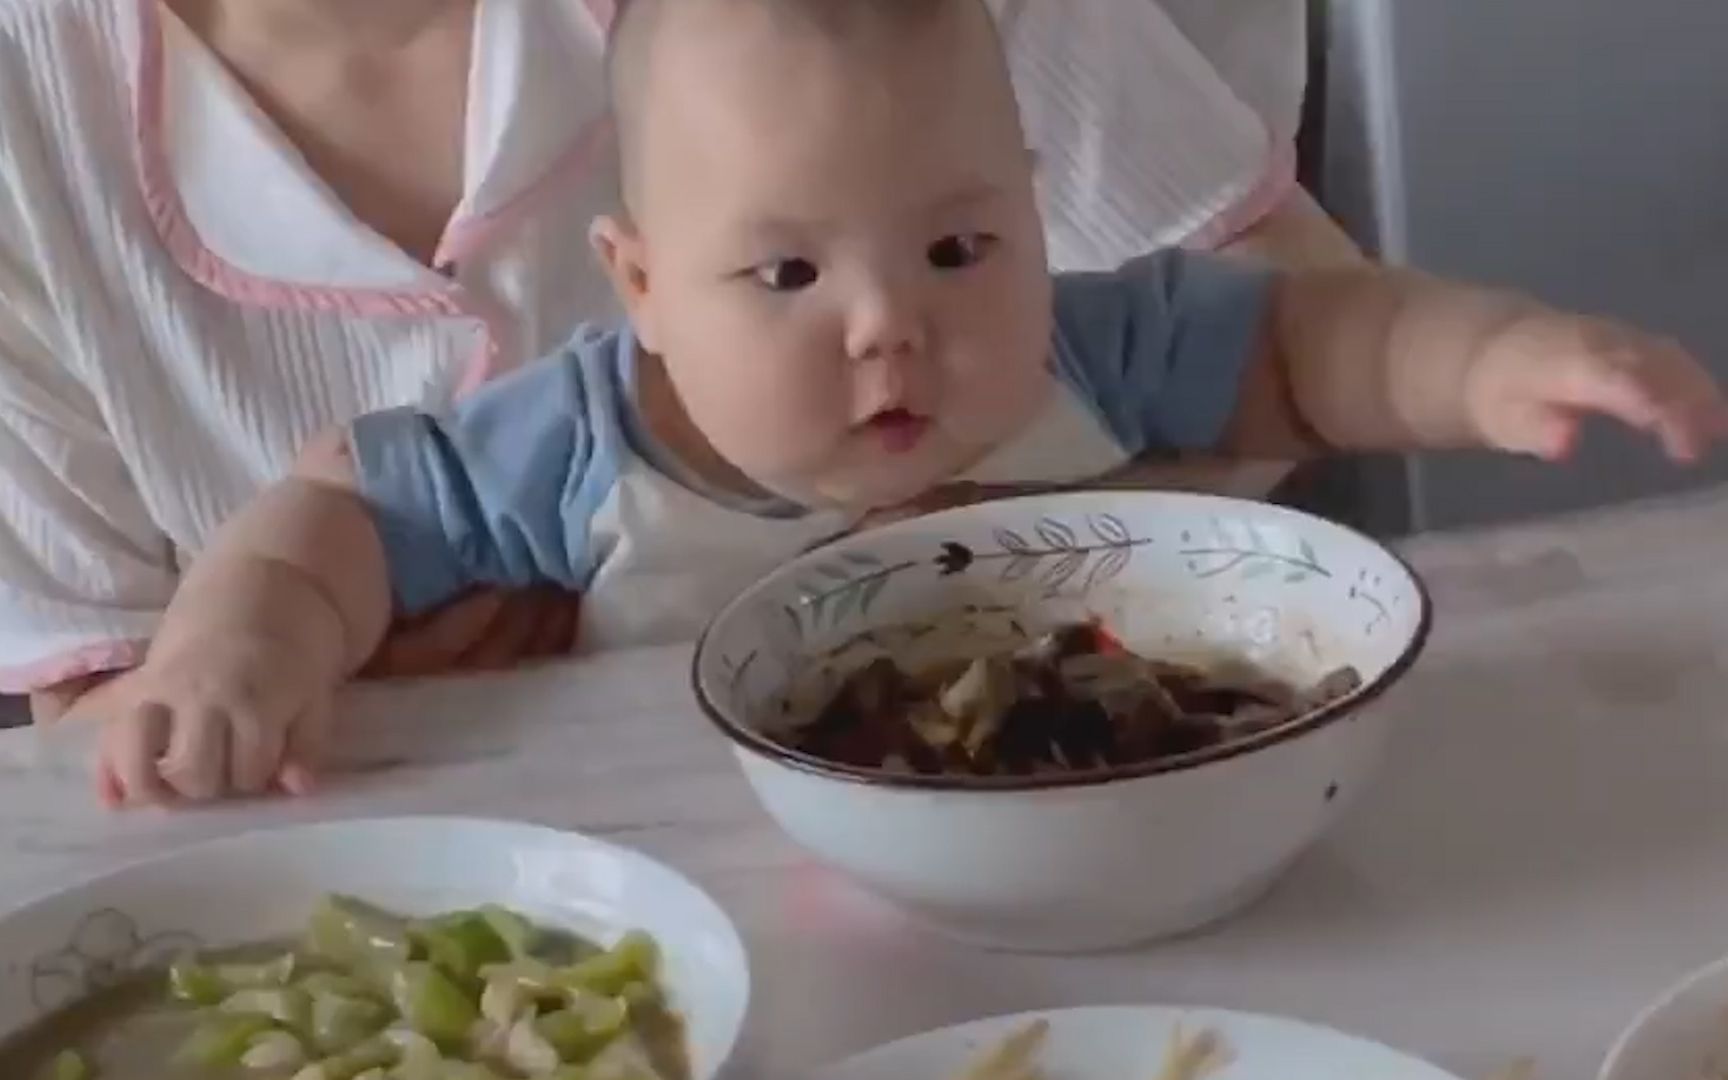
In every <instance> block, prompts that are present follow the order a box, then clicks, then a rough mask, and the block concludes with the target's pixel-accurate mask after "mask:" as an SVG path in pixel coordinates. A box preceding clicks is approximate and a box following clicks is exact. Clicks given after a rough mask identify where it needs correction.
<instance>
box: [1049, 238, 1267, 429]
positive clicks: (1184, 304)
mask: <svg viewBox="0 0 1728 1080" xmlns="http://www.w3.org/2000/svg"><path fill="white" fill-rule="evenodd" d="M1271 279H1272V273H1271V271H1269V270H1265V269H1261V268H1258V267H1255V266H1252V265H1250V264H1244V263H1242V262H1239V261H1237V260H1233V259H1229V258H1226V257H1223V256H1218V255H1205V254H1196V253H1193V252H1187V251H1182V250H1180V249H1175V248H1171V249H1166V250H1163V251H1158V252H1155V253H1153V254H1151V255H1146V256H1143V257H1141V258H1138V259H1134V260H1132V261H1130V262H1128V263H1125V264H1123V265H1122V267H1121V268H1120V269H1117V270H1113V271H1108V272H1104V273H1081V274H1062V275H1058V276H1057V278H1056V282H1055V292H1056V295H1055V316H1056V325H1055V342H1054V344H1055V362H1056V368H1057V372H1058V374H1059V375H1060V376H1061V377H1062V378H1063V380H1064V381H1066V382H1067V383H1068V384H1069V385H1070V386H1071V387H1072V388H1073V389H1074V390H1075V392H1077V393H1078V394H1079V395H1080V396H1081V397H1082V398H1083V399H1084V400H1085V401H1086V402H1087V403H1088V404H1089V405H1090V406H1091V407H1092V409H1093V411H1094V412H1095V413H1096V414H1097V415H1098V417H1099V419H1100V420H1101V421H1102V422H1103V423H1104V425H1105V427H1106V428H1108V429H1109V431H1110V433H1111V434H1112V435H1114V436H1115V438H1116V440H1117V441H1118V442H1119V443H1121V444H1122V447H1123V449H1124V450H1126V451H1128V452H1129V453H1130V454H1133V455H1136V456H1139V455H1142V454H1157V453H1172V452H1183V451H1204V450H1210V449H1213V448H1215V447H1216V446H1217V445H1218V443H1219V441H1220V440H1221V439H1222V438H1223V437H1224V431H1225V428H1226V426H1227V425H1228V424H1229V422H1230V417H1231V415H1232V414H1233V413H1234V411H1235V408H1236V401H1237V398H1238V396H1239V394H1240V390H1241V385H1242V380H1243V378H1244V377H1245V376H1246V374H1247V370H1248V367H1249V365H1250V364H1251V363H1252V362H1253V359H1254V357H1255V355H1256V353H1257V352H1258V349H1259V342H1260V337H1261V333H1262V323H1263V322H1264V318H1265V315H1266V309H1267V299H1268V296H1269V295H1270V283H1271Z"/></svg>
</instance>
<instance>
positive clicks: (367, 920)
mask: <svg viewBox="0 0 1728 1080" xmlns="http://www.w3.org/2000/svg"><path fill="white" fill-rule="evenodd" d="M658 972H659V953H658V949H657V948H656V946H655V943H654V941H653V939H652V938H650V937H648V936H647V935H645V934H640V933H631V934H626V935H625V936H624V937H623V938H622V939H620V940H619V941H618V943H617V944H615V945H613V946H612V947H611V948H608V949H602V948H600V947H598V946H596V945H594V944H591V943H589V942H586V941H583V940H580V939H578V938H576V937H573V936H572V935H569V934H566V933H563V932H560V931H555V930H549V929H546V928H544V927H539V926H536V925H534V924H533V923H531V922H529V921H528V920H527V919H525V918H523V917H522V916H521V915H518V914H516V913H515V912H512V911H508V910H505V909H504V908H499V907H484V908H480V909H478V910H475V911H458V912H452V913H450V914H447V915H439V916H435V917H433V918H429V919H405V918H400V917H398V916H395V915H391V914H389V913H388V912H384V911H381V910H379V909H377V908H374V907H371V906H369V905H367V904H364V903H361V902H360V901H357V900H351V899H348V898H345V897H330V898H328V899H326V900H325V901H324V902H323V903H322V904H320V905H319V907H318V909H317V911H315V912H314V913H313V915H312V918H311V920H310V921H309V922H308V924H307V926H306V932H305V936H304V939H303V940H302V941H301V942H300V943H298V944H297V945H289V946H283V945H276V946H262V947H246V948H242V949H233V950H227V951H225V952H223V953H222V954H220V955H210V956H200V957H188V958H185V959H183V960H181V961H179V962H177V963H176V964H174V966H173V967H172V968H171V969H169V970H168V971H167V972H161V971H157V972H146V973H141V974H140V975H138V977H137V978H135V979H132V980H130V981H127V982H125V983H123V984H121V985H118V986H115V987H112V988H110V989H107V990H103V991H100V992H99V993H97V994H95V995H93V996H91V997H89V998H87V999H85V1000H83V1001H80V1002H78V1003H76V1004H74V1005H72V1006H71V1007H69V1008H67V1009H64V1010H61V1011H60V1012H58V1013H55V1014H53V1015H51V1016H49V1017H47V1018H46V1019H44V1020H43V1021H42V1022H40V1023H38V1024H36V1025H35V1026H34V1027H32V1028H30V1029H29V1030H27V1031H25V1032H24V1033H23V1034H22V1035H20V1036H19V1037H17V1038H16V1039H14V1040H12V1041H11V1042H9V1043H7V1044H5V1045H0V1076H3V1077H5V1078H6V1080H14V1078H17V1080H537V1078H546V1080H688V1078H689V1075H690V1069H689V1062H688V1058H687V1055H686V1052H685V1042H684V1031H683V1025H682V1024H681V1022H680V1021H679V1019H678V1017H677V1016H676V1014H675V1013H673V1011H672V1010H671V1009H670V1007H669V1006H668V1004H667V1002H666V998H665V995H664V992H663V990H662V987H661V984H660V981H659V974H658Z"/></svg>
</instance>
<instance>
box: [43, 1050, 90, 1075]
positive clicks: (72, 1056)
mask: <svg viewBox="0 0 1728 1080" xmlns="http://www.w3.org/2000/svg"><path fill="white" fill-rule="evenodd" d="M42 1080H96V1067H95V1066H94V1065H91V1064H90V1061H89V1059H88V1058H86V1057H85V1056H84V1055H83V1054H80V1053H79V1052H78V1051H76V1050H62V1051H60V1052H59V1053H58V1054H56V1055H54V1060H53V1061H51V1062H49V1063H48V1069H47V1071H46V1072H44V1073H43V1074H42Z"/></svg>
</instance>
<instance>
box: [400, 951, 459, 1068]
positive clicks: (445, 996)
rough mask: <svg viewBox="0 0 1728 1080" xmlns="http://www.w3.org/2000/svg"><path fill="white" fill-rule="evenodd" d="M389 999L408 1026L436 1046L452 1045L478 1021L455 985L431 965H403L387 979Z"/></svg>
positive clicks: (420, 963)
mask: <svg viewBox="0 0 1728 1080" xmlns="http://www.w3.org/2000/svg"><path fill="white" fill-rule="evenodd" d="M390 998H391V1000H392V1001H393V1002H395V1004H396V1011H397V1012H399V1013H401V1014H402V1018H403V1019H404V1020H406V1021H407V1022H408V1026H409V1027H411V1028H413V1029H414V1030H415V1031H418V1032H419V1033H420V1034H422V1035H424V1036H426V1037H427V1038H429V1039H431V1040H432V1041H433V1042H435V1043H438V1044H439V1045H440V1046H444V1047H450V1046H455V1045H457V1044H459V1043H461V1041H462V1040H463V1039H464V1038H466V1037H467V1035H468V1029H469V1028H471V1027H473V1026H474V1021H476V1020H478V1019H479V1018H480V1011H479V1009H478V1008H476V1007H475V1004H474V1002H473V1001H470V1000H469V999H468V998H467V996H465V995H464V994H463V993H462V991H461V990H460V989H458V988H457V986H456V984H455V983H453V982H451V981H450V979H449V978H448V977H446V976H445V975H444V973H443V972H441V971H439V970H438V969H437V968H436V967H433V966H432V965H431V964H428V963H424V962H419V961H416V962H414V963H410V964H404V965H402V966H401V967H400V968H398V969H397V970H396V971H395V972H394V973H393V974H392V975H391V977H390Z"/></svg>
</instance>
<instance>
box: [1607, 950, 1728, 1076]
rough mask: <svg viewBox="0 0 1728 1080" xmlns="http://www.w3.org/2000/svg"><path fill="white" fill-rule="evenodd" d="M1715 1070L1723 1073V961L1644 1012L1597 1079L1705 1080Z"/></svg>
mask: <svg viewBox="0 0 1728 1080" xmlns="http://www.w3.org/2000/svg"><path fill="white" fill-rule="evenodd" d="M1711 1068H1714V1069H1716V1070H1718V1071H1714V1072H1713V1071H1709V1070H1710V1069H1711ZM1720 1070H1728V959H1722V960H1718V961H1717V962H1715V963H1714V964H1711V965H1710V966H1709V967H1707V968H1704V969H1703V970H1701V971H1697V972H1694V973H1693V974H1692V975H1690V976H1688V977H1687V978H1686V979H1684V980H1682V981H1681V982H1680V984H1679V985H1678V986H1676V987H1674V988H1673V989H1672V990H1669V991H1668V992H1667V993H1665V994H1663V995H1662V997H1661V998H1659V999H1657V1001H1656V1003H1655V1004H1654V1005H1651V1006H1650V1007H1649V1008H1647V1009H1645V1010H1644V1012H1643V1013H1641V1014H1640V1015H1639V1016H1638V1018H1637V1019H1636V1020H1634V1021H1633V1022H1632V1024H1631V1026H1630V1027H1628V1028H1627V1029H1626V1031H1625V1033H1623V1034H1622V1035H1621V1036H1620V1038H1619V1040H1618V1041H1617V1042H1616V1043H1615V1045H1614V1048H1613V1049H1612V1050H1610V1051H1609V1052H1608V1059H1607V1062H1606V1063H1605V1064H1604V1065H1603V1066H1602V1073H1601V1080H1710V1078H1712V1077H1716V1076H1720V1075H1723V1073H1722V1072H1721V1071H1720Z"/></svg>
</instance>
